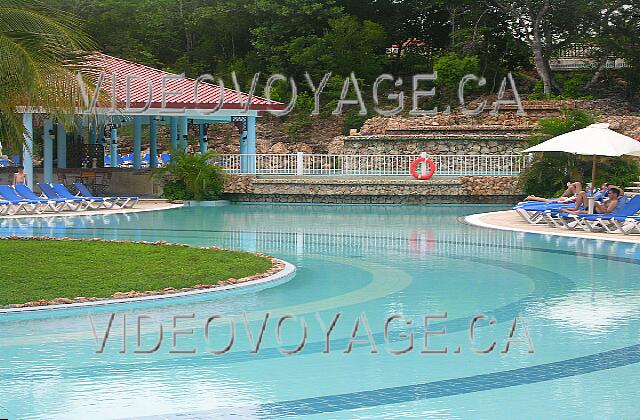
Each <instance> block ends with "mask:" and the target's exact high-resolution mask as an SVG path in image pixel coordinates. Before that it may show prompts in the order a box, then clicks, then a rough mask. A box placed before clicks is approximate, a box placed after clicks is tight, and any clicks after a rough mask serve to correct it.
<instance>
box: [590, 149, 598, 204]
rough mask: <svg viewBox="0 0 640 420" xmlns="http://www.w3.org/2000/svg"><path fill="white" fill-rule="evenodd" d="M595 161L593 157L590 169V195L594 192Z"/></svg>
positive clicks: (594, 156)
mask: <svg viewBox="0 0 640 420" xmlns="http://www.w3.org/2000/svg"><path fill="white" fill-rule="evenodd" d="M596 159H597V156H596V155H593V166H592V167H591V194H593V192H594V191H595V190H596Z"/></svg>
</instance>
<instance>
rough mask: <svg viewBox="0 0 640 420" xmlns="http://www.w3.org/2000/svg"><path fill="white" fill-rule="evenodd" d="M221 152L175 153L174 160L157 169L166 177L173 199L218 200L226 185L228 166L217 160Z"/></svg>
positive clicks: (166, 191) (165, 194) (170, 196)
mask: <svg viewBox="0 0 640 420" xmlns="http://www.w3.org/2000/svg"><path fill="white" fill-rule="evenodd" d="M216 156H217V154H216V153H215V152H207V153H196V154H186V153H173V154H172V156H171V162H169V164H167V165H166V166H164V167H162V168H158V169H157V170H156V172H155V173H156V175H157V176H160V177H162V179H164V182H165V183H164V188H165V190H164V197H165V198H167V199H170V200H196V201H202V200H215V199H217V198H219V197H220V195H221V194H222V190H223V187H224V170H223V169H222V167H221V166H219V165H216V164H214V163H213V161H214V159H215V157H216Z"/></svg>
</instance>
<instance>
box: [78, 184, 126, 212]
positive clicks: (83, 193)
mask: <svg viewBox="0 0 640 420" xmlns="http://www.w3.org/2000/svg"><path fill="white" fill-rule="evenodd" d="M73 186H74V187H76V189H77V190H78V192H79V193H80V195H79V197H85V198H90V199H104V200H105V201H107V202H112V203H113V204H115V205H117V206H118V207H120V208H133V206H135V205H136V203H137V202H138V200H139V198H138V197H96V196H94V195H93V194H92V193H91V191H89V189H88V188H87V187H86V186H85V185H84V184H83V183H82V182H76V183H75V184H73ZM111 207H113V206H111Z"/></svg>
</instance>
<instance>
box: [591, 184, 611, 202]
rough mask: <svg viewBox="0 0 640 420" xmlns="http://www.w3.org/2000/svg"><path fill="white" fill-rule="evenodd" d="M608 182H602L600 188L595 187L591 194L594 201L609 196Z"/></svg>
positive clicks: (601, 200) (600, 200)
mask: <svg viewBox="0 0 640 420" xmlns="http://www.w3.org/2000/svg"><path fill="white" fill-rule="evenodd" d="M609 185H610V184H609V183H608V182H605V183H604V184H602V187H600V189H598V188H596V191H595V192H594V194H593V198H594V199H595V200H596V201H599V202H601V203H602V202H603V201H604V200H605V199H606V198H607V197H609Z"/></svg>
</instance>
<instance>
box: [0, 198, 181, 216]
mask: <svg viewBox="0 0 640 420" xmlns="http://www.w3.org/2000/svg"><path fill="white" fill-rule="evenodd" d="M183 205H184V204H174V203H171V202H169V201H167V200H161V199H153V198H152V199H145V198H142V199H140V200H139V201H138V202H137V203H136V205H135V207H134V208H132V209H129V208H127V209H100V210H85V211H69V210H66V211H61V212H60V213H53V212H47V213H41V214H26V213H20V214H15V215H12V216H0V219H21V218H25V217H29V218H31V217H68V216H89V215H108V214H124V213H142V212H148V211H157V210H169V209H175V208H179V207H182V206H183Z"/></svg>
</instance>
